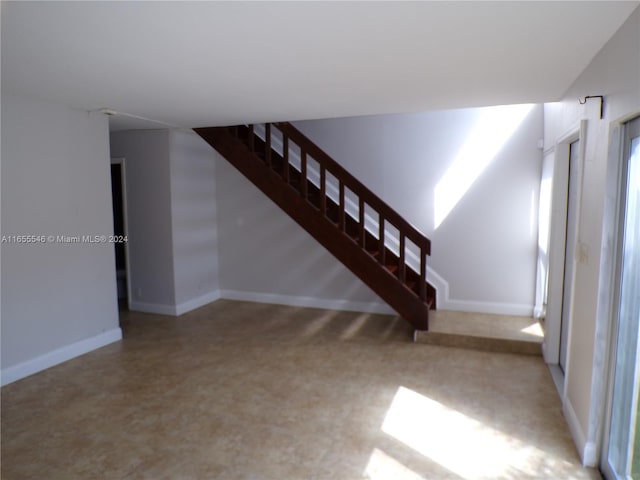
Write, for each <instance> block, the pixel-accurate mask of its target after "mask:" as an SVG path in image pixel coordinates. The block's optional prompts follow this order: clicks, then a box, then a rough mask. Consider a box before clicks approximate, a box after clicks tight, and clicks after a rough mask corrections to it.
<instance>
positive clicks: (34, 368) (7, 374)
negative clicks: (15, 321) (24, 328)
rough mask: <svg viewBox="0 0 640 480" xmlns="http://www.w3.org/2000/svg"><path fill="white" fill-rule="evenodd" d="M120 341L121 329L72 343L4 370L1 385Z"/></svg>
mask: <svg viewBox="0 0 640 480" xmlns="http://www.w3.org/2000/svg"><path fill="white" fill-rule="evenodd" d="M119 340H122V330H120V327H118V328H114V329H112V330H109V331H107V332H103V333H101V334H99V335H96V336H95V337H91V338H87V339H85V340H80V341H79V342H75V343H72V344H71V345H67V346H64V347H62V348H58V349H56V350H53V351H52V352H49V353H45V354H44V355H40V356H39V357H36V358H33V359H31V360H27V361H26V362H22V363H19V364H17V365H14V366H12V367H7V368H3V369H2V373H1V376H2V379H1V380H0V384H1V385H2V386H4V385H8V384H9V383H12V382H15V381H16V380H20V379H21V378H25V377H28V376H29V375H33V374H34V373H38V372H41V371H42V370H46V369H47V368H49V367H53V366H54V365H58V364H59V363H62V362H66V361H67V360H71V359H72V358H75V357H79V356H80V355H83V354H85V353H88V352H90V351H92V350H96V349H98V348H100V347H104V346H105V345H109V344H110V343H113V342H117V341H119Z"/></svg>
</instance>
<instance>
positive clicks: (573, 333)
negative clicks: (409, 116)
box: [544, 9, 640, 465]
mask: <svg viewBox="0 0 640 480" xmlns="http://www.w3.org/2000/svg"><path fill="white" fill-rule="evenodd" d="M639 46H640V9H636V11H635V12H634V13H633V15H632V16H631V17H630V18H629V19H628V21H627V22H626V23H625V24H624V25H623V26H622V27H621V29H620V30H619V31H618V32H617V33H616V35H615V36H614V37H613V38H612V39H611V40H610V41H609V42H608V43H607V44H606V45H605V47H604V48H603V49H602V50H601V51H600V53H598V55H597V56H596V57H595V58H594V59H593V61H592V62H591V63H590V65H589V66H588V67H587V68H586V69H585V70H584V72H583V73H582V74H581V75H580V77H579V78H578V79H577V80H576V81H575V83H574V84H573V85H572V86H571V87H570V88H569V90H568V91H567V93H566V94H565V96H564V98H563V100H562V101H560V102H558V103H553V104H547V105H545V122H544V123H545V126H544V132H545V135H544V137H545V148H547V149H549V148H554V146H556V144H557V142H558V139H561V138H562V137H563V136H565V135H566V134H568V133H570V132H571V131H573V130H576V129H577V128H578V126H579V122H580V120H586V130H585V137H584V138H583V142H584V148H585V152H584V159H583V165H582V197H581V202H580V207H579V208H580V213H579V219H578V222H579V223H578V242H579V244H580V245H581V246H582V253H583V254H584V255H583V257H582V258H581V259H580V261H579V262H576V266H575V283H574V285H575V290H574V298H573V309H572V312H573V316H572V319H571V321H572V326H571V330H570V333H569V352H568V360H567V370H566V375H565V391H564V396H565V399H564V410H565V415H566V416H567V420H568V422H569V425H570V427H571V430H572V434H573V437H574V440H575V442H576V445H577V446H578V450H579V451H580V454H581V455H582V459H583V462H584V463H586V464H589V465H595V464H597V461H598V458H597V456H598V451H599V448H600V442H601V439H600V435H601V431H602V418H603V407H604V401H605V396H604V391H605V388H606V385H605V381H606V346H607V341H608V338H609V337H608V328H607V326H608V325H609V320H610V317H609V315H610V314H609V310H610V307H611V303H612V298H611V296H612V288H611V287H612V278H611V274H612V273H611V272H612V265H613V247H614V242H615V237H614V233H615V219H616V216H617V215H616V210H615V201H616V196H617V188H616V177H617V168H618V164H619V163H620V162H619V156H618V151H617V149H618V145H619V135H620V131H621V129H620V125H621V124H622V123H623V122H624V121H626V120H628V119H630V118H631V117H633V116H635V115H638V114H640V55H639V49H638V47H639ZM569 53H570V52H567V54H569ZM586 95H604V96H605V108H604V117H605V118H604V119H603V120H601V119H600V118H599V114H600V112H599V102H598V100H590V101H589V102H587V104H586V105H580V104H578V101H577V99H578V98H579V97H584V96H586ZM556 161H561V159H558V158H556ZM552 293H553V292H550V295H551V294H552Z"/></svg>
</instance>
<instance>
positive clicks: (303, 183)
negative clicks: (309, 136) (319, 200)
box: [300, 147, 307, 198]
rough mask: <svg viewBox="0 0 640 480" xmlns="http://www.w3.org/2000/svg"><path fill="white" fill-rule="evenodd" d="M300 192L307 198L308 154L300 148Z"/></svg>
mask: <svg viewBox="0 0 640 480" xmlns="http://www.w3.org/2000/svg"><path fill="white" fill-rule="evenodd" d="M300 192H301V193H302V196H303V197H304V198H307V152H305V151H304V150H303V149H302V147H300Z"/></svg>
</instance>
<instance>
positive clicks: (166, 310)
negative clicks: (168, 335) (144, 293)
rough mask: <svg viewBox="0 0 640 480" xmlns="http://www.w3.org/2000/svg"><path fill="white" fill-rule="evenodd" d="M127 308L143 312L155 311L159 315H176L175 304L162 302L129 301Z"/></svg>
mask: <svg viewBox="0 0 640 480" xmlns="http://www.w3.org/2000/svg"><path fill="white" fill-rule="evenodd" d="M129 310H133V311H135V312H144V313H157V314H159V315H172V316H174V317H175V316H176V306H175V305H165V304H162V303H144V302H136V301H130V302H129Z"/></svg>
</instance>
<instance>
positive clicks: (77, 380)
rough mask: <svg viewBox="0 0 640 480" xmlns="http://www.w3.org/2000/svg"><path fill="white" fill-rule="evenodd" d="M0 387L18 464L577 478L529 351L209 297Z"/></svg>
mask: <svg viewBox="0 0 640 480" xmlns="http://www.w3.org/2000/svg"><path fill="white" fill-rule="evenodd" d="M122 320H123V329H124V333H125V338H124V340H123V341H122V342H120V343H117V344H114V345H110V346H107V347H105V348H102V349H100V350H97V351H95V352H92V353H90V354H87V355H85V356H83V357H80V358H77V359H74V360H72V361H69V362H66V363H64V364H62V365H59V366H56V367H54V368H51V369H49V370H47V371H45V372H41V373H39V374H37V375H34V376H32V377H29V378H26V379H24V380H21V381H18V382H15V383H13V384H10V385H8V386H6V387H4V388H2V391H1V394H2V411H1V412H2V445H1V446H2V463H1V476H2V479H6V480H13V479H15V480H17V479H65V480H67V479H234V480H235V479H238V480H240V479H246V480H249V479H274V480H275V479H277V480H284V479H323V480H324V479H327V480H333V479H362V478H371V479H377V480H378V479H385V480H387V479H388V480H402V479H407V480H419V479H480V478H487V479H518V480H520V479H526V478H536V479H545V478H548V479H563V480H565V479H574V478H575V479H583V478H584V479H588V478H599V475H598V474H597V473H596V472H595V471H593V470H589V469H585V468H582V467H581V466H580V464H579V460H578V457H577V454H576V452H575V449H574V446H573V444H572V442H571V439H570V436H569V433H568V431H567V427H566V423H565V421H564V419H563V417H562V413H561V408H560V402H559V399H558V396H557V394H556V391H555V387H554V386H553V382H552V380H551V376H550V374H549V372H548V369H547V367H546V366H545V364H544V363H543V361H542V359H541V358H540V357H534V356H524V355H522V356H519V355H511V354H501V353H490V352H480V351H473V350H462V349H456V348H449V347H440V346H433V345H420V344H414V343H412V342H411V340H410V339H411V333H412V332H411V329H410V327H409V326H408V324H406V323H405V322H403V321H402V320H399V319H397V318H393V317H389V316H383V315H368V314H358V313H346V312H334V311H326V310H316V309H302V308H294V307H283V306H273V305H264V304H257V303H245V302H233V301H224V300H223V301H218V302H216V303H214V304H211V305H209V306H206V307H204V308H202V309H199V310H197V311H195V312H192V313H189V314H187V315H184V316H182V317H180V318H170V317H163V316H157V315H146V314H136V313H127V314H125V315H124V316H123V319H122Z"/></svg>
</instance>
